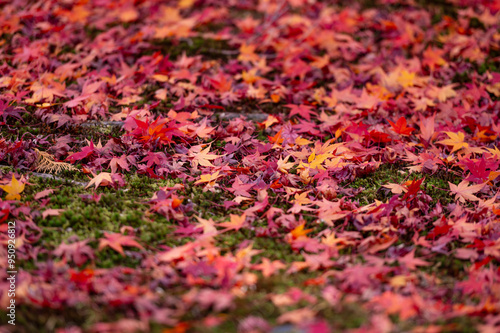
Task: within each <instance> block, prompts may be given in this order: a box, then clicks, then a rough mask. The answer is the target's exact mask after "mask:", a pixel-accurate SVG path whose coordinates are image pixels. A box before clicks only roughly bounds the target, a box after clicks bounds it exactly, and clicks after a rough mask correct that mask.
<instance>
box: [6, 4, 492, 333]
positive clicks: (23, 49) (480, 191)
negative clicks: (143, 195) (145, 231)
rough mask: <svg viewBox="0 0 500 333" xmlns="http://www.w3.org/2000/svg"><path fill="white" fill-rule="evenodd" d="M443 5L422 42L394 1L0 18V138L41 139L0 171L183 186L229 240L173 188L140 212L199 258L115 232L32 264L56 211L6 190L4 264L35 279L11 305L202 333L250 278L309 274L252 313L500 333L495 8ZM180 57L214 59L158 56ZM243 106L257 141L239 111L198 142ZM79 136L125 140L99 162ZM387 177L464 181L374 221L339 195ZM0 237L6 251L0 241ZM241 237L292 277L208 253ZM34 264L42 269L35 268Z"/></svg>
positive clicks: (98, 148)
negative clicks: (341, 315)
mask: <svg viewBox="0 0 500 333" xmlns="http://www.w3.org/2000/svg"><path fill="white" fill-rule="evenodd" d="M454 2H456V3H455V7H453V8H455V9H456V18H452V17H449V16H444V17H442V20H440V21H439V22H437V23H433V22H432V13H431V12H430V11H429V10H427V9H424V8H420V7H418V6H415V5H414V4H413V2H411V1H389V0H387V1H381V4H382V5H384V6H381V7H380V8H372V9H363V10H361V9H360V8H359V6H357V5H353V6H352V7H348V6H341V5H339V4H333V5H328V4H327V3H325V2H319V1H304V0H293V1H291V0H290V1H273V0H269V1H265V0H261V1H233V2H232V5H234V7H232V8H228V6H227V4H226V2H224V1H203V0H183V1H179V2H177V1H172V2H167V3H165V4H159V3H158V2H157V1H149V0H143V1H129V0H123V1H107V0H93V1H62V2H61V1H51V0H49V1H47V0H45V1H40V2H33V1H27V0H14V1H12V2H9V3H7V4H4V5H3V8H2V15H1V17H0V28H1V30H2V34H3V35H2V36H6V37H2V38H3V39H2V40H1V41H0V49H1V52H0V59H1V63H2V65H0V69H1V73H2V76H1V78H0V92H1V94H0V117H1V120H2V123H1V124H2V131H3V132H2V133H10V134H12V133H15V131H16V126H18V125H15V124H19V123H20V122H22V120H23V119H26V118H22V116H24V114H25V113H29V117H33V118H35V119H37V121H39V122H41V123H43V124H44V126H47V125H51V126H52V128H53V129H54V130H55V131H56V134H55V135H50V136H41V135H33V134H30V133H26V134H24V135H22V136H18V137H17V138H16V139H7V137H3V134H2V136H0V148H1V149H0V162H1V163H6V164H9V165H12V166H14V167H16V168H18V169H19V170H28V169H30V168H32V167H33V165H34V163H35V160H36V153H35V151H34V149H35V148H38V149H41V150H45V151H49V152H51V153H53V154H54V155H55V156H56V157H57V158H58V159H60V160H65V161H67V162H69V163H73V164H75V163H78V164H80V165H81V166H82V171H84V172H86V173H89V174H92V175H93V177H92V178H93V179H92V181H91V182H90V183H89V184H88V185H89V186H88V187H90V186H95V188H96V189H97V188H98V187H99V186H113V187H115V188H120V187H124V186H126V182H125V180H124V177H123V175H127V174H133V173H138V174H142V175H146V176H149V177H151V178H155V179H158V178H164V179H166V178H179V179H181V180H183V181H184V183H185V184H186V185H188V184H189V186H195V187H200V188H202V189H203V191H212V192H215V193H218V194H221V196H222V197H225V198H227V199H228V200H225V201H223V202H219V203H213V204H214V205H219V206H220V207H223V208H224V209H226V210H229V209H231V210H232V211H234V212H239V213H238V214H230V216H228V217H227V219H226V220H225V221H213V220H212V219H206V218H203V217H202V216H200V214H197V207H196V206H193V205H192V204H189V203H188V202H187V201H186V202H185V201H184V199H183V198H182V192H183V189H184V186H182V185H178V186H175V187H171V188H162V189H161V190H159V191H158V192H157V193H156V194H155V196H154V197H153V198H151V199H150V201H149V204H150V207H151V208H150V211H151V213H154V214H161V215H163V216H165V217H167V218H168V219H169V220H172V221H174V222H175V223H176V225H177V226H178V227H177V230H176V231H175V234H176V235H177V236H179V235H180V236H182V237H187V236H189V237H192V238H193V239H194V240H193V241H190V242H187V243H186V244H185V245H183V246H179V247H173V248H170V247H163V248H152V247H149V246H147V245H146V244H141V243H140V242H138V239H137V237H136V235H135V230H134V229H133V228H130V227H127V226H124V227H122V228H121V230H120V232H119V233H112V232H105V233H104V236H103V237H102V238H100V239H95V240H92V239H83V240H82V239H79V238H78V237H76V236H75V237H74V238H72V239H70V241H69V242H68V243H62V244H60V245H59V246H57V248H55V249H51V248H44V246H43V242H42V243H40V240H41V238H43V235H42V229H41V228H40V227H39V226H37V224H36V223H35V222H34V221H37V220H40V218H43V219H45V218H50V216H51V215H57V214H59V213H60V211H59V210H55V209H46V210H44V211H43V212H42V211H40V210H41V209H43V208H44V207H45V206H46V205H47V204H48V202H49V201H50V195H51V194H52V192H50V191H49V192H46V191H44V192H45V193H40V194H39V195H37V197H36V198H35V199H36V201H37V204H31V205H30V204H28V203H24V204H22V203H21V202H20V201H18V200H16V198H17V196H18V195H19V194H20V192H22V189H20V185H19V182H17V180H19V179H20V177H19V176H16V177H17V178H16V177H14V179H12V175H11V174H8V175H6V176H5V177H4V179H3V180H2V189H3V190H4V191H6V192H7V193H8V194H9V195H11V197H10V198H13V200H7V198H5V200H3V201H0V214H1V215H0V221H2V223H4V222H5V221H7V220H13V219H14V220H16V223H17V228H18V230H17V232H18V236H17V249H18V258H19V260H24V261H32V262H33V264H34V267H35V268H34V269H32V270H24V269H22V267H20V269H19V274H18V282H17V292H16V299H17V301H18V303H19V304H22V303H23V304H27V305H31V306H38V307H48V308H53V309H65V308H67V307H72V306H76V305H78V304H82V303H83V304H92V305H95V306H97V307H105V308H116V311H123V309H127V311H128V312H127V313H128V314H131V316H133V318H132V319H126V320H121V321H119V322H116V323H98V324H96V325H95V326H94V327H93V328H92V329H93V331H96V332H109V331H117V332H124V331H127V330H128V331H135V330H139V331H146V330H147V329H148V327H149V326H148V322H157V323H159V324H162V325H167V326H175V327H176V329H178V331H179V332H180V331H181V330H182V329H186V323H184V322H182V321H181V320H182V318H183V316H184V315H186V314H187V313H189V311H191V310H192V309H193V308H196V309H198V311H199V310H200V309H201V310H202V311H203V312H202V313H204V314H205V315H204V317H203V318H202V319H200V320H199V321H203V323H204V325H207V326H210V325H216V324H218V323H220V322H221V321H223V320H224V319H223V317H221V316H217V315H216V314H217V313H219V312H224V311H227V310H231V309H232V308H234V306H235V299H237V298H242V299H244V298H245V295H246V294H247V293H248V292H249V290H252V289H254V288H255V287H256V285H257V282H258V281H259V279H266V278H269V277H271V276H273V275H282V274H286V275H290V274H298V273H299V272H304V271H309V272H311V273H316V277H315V278H311V279H309V280H307V281H306V282H305V283H304V285H300V286H296V287H294V288H291V289H290V290H288V291H287V292H286V293H283V294H270V295H268V296H267V297H268V299H269V300H270V301H271V302H272V303H273V304H274V305H275V306H276V307H277V308H279V309H281V312H280V313H279V314H277V322H278V323H288V322H290V323H293V324H300V325H306V326H307V327H309V331H311V332H327V331H329V327H328V324H327V323H326V322H325V321H324V320H323V319H321V314H320V313H319V310H318V309H319V308H321V306H319V307H318V306H315V305H317V304H325V302H326V304H328V306H329V307H331V308H332V309H333V311H341V309H342V307H343V306H344V305H345V304H346V303H355V304H363V306H364V307H365V308H366V309H367V310H369V311H370V314H371V317H370V318H369V319H368V321H367V323H366V324H365V325H364V326H363V327H361V328H359V329H358V330H357V332H390V331H392V330H394V329H397V328H396V326H395V324H394V323H393V322H392V321H391V320H390V316H392V315H397V316H399V318H400V319H401V320H403V321H405V320H412V322H413V323H414V326H415V331H419V330H420V331H425V329H426V328H425V327H426V326H427V325H431V326H429V327H430V328H429V327H428V328H429V329H431V328H432V329H435V331H439V330H440V329H443V330H444V329H451V330H453V327H451V328H450V327H441V328H439V327H437V326H432V325H437V324H438V323H439V322H442V321H443V319H445V320H451V319H453V318H456V317H462V316H476V317H477V318H478V322H479V324H478V327H477V328H478V329H479V330H482V331H484V332H493V331H496V330H498V329H499V327H498V324H499V323H500V305H499V304H500V293H499V290H500V270H499V268H498V262H499V260H500V240H499V235H500V224H499V221H500V220H499V215H500V202H499V199H498V198H497V191H498V182H499V179H498V177H497V176H498V175H499V174H500V170H499V165H500V151H499V150H498V149H497V146H498V144H499V142H500V138H499V137H498V133H499V131H500V123H499V116H500V102H499V101H498V98H499V97H500V74H498V73H495V72H493V71H491V70H490V68H491V67H492V66H493V67H494V66H497V68H498V64H499V57H498V54H499V53H498V52H499V50H500V48H499V45H500V44H499V43H500V33H498V28H499V20H500V6H498V2H494V1H467V0H461V1H454ZM396 3H397V4H396ZM392 4H396V5H397V10H395V9H394V8H392V7H390V6H389V5H392ZM242 13H243V14H244V15H243V16H244V17H243V18H242V15H241V14H242ZM252 13H253V14H257V15H252ZM473 22H480V25H479V26H478V25H477V24H473ZM197 38H201V39H203V40H212V41H215V42H218V43H219V44H220V45H224V47H226V48H227V49H210V48H205V49H203V48H202V49H200V50H198V51H199V53H200V54H199V55H195V56H187V55H186V53H183V54H181V55H180V56H178V57H173V56H172V57H171V56H170V52H174V50H175V49H176V48H181V47H185V45H186V44H187V45H188V46H189V45H192V44H193V43H194V41H196V40H197ZM164 41H167V43H163V42H164ZM162 43H163V44H162ZM166 44H171V45H172V46H171V47H170V46H169V47H167V46H165V45H166ZM219 44H218V45H219ZM183 45H184V46H183ZM463 77H466V79H463ZM144 100H146V104H144V102H143V101H144ZM167 105H168V107H167ZM242 105H243V106H248V105H254V107H255V109H265V110H271V112H272V114H270V115H268V116H267V119H265V120H264V121H262V122H260V123H257V124H256V123H255V122H252V121H250V120H248V119H249V118H246V117H245V113H242V115H241V117H239V118H235V119H232V120H229V121H224V122H221V123H215V122H214V117H213V116H214V115H217V114H222V113H223V111H225V109H228V110H229V109H231V108H235V109H237V108H238V107H239V106H242ZM239 110H242V108H241V107H240V109H239ZM248 110H249V108H248V107H244V108H243V111H245V112H248ZM91 120H92V121H120V122H123V135H122V136H120V137H109V138H108V139H107V141H106V142H104V144H103V143H102V142H101V141H99V142H93V141H92V140H88V141H87V142H86V143H79V142H78V141H77V139H76V137H74V136H72V135H71V134H68V135H64V134H66V133H71V131H70V130H68V129H71V128H73V127H74V126H78V125H80V124H82V123H85V122H88V121H91ZM57 129H59V131H58V130H57ZM257 130H259V131H261V132H264V133H266V135H268V137H267V138H266V139H262V137H259V136H258V135H257V134H258V133H256V131H257ZM57 133H61V134H57ZM62 133H64V134H62ZM213 142H217V143H218V145H214V144H213ZM382 165H396V166H398V167H399V168H400V169H403V168H404V169H406V170H407V171H408V172H409V173H419V174H427V175H429V177H430V176H435V175H441V174H450V173H452V174H454V175H455V176H456V177H461V181H460V182H459V184H454V183H449V187H448V188H440V189H438V190H439V191H442V192H443V193H445V194H446V195H449V196H452V197H453V198H454V199H455V200H454V202H453V203H451V204H447V205H442V204H441V203H440V202H437V203H436V202H435V200H434V199H433V198H432V197H431V196H430V195H429V194H428V193H426V192H428V190H427V187H426V186H425V184H426V177H427V176H426V177H420V178H416V177H409V178H408V179H409V180H408V181H407V182H404V183H401V184H398V183H389V184H384V189H383V190H385V191H386V192H387V193H388V194H389V195H388V199H387V200H386V201H385V202H383V201H378V200H376V201H375V202H372V203H370V204H368V205H362V204H360V202H359V200H358V199H356V198H355V197H356V195H358V194H359V193H360V189H356V188H352V187H351V186H349V184H350V183H352V182H353V181H355V180H356V179H357V178H359V177H363V176H368V177H369V175H370V174H371V173H373V172H375V171H376V170H377V169H378V168H379V167H381V166H382ZM108 169H109V170H110V171H111V172H107V171H105V170H108ZM410 178H411V180H410ZM22 182H23V183H26V185H28V186H29V183H27V182H26V181H24V180H22ZM23 186H24V185H23ZM47 197H48V198H47ZM82 199H83V200H93V201H96V202H98V201H99V200H100V196H99V195H94V196H87V197H82ZM193 212H194V215H193ZM144 223H148V221H146V220H145V221H144ZM1 229H2V230H1V231H2V233H1V235H2V236H1V237H2V242H3V243H6V239H7V238H6V235H7V233H6V232H5V231H6V229H7V226H6V225H5V224H2V225H1ZM244 230H251V231H252V232H254V233H255V235H256V237H267V238H272V239H274V240H275V241H276V242H278V243H280V242H281V243H283V244H286V245H287V246H289V248H290V249H292V250H293V251H295V252H296V253H297V254H298V255H299V256H300V258H301V259H300V260H296V261H293V262H291V263H285V262H284V261H280V260H270V259H268V258H266V257H265V256H266V254H265V253H262V252H261V251H260V250H257V249H254V244H253V242H252V240H247V241H245V242H243V243H242V244H240V245H239V246H238V248H237V249H229V250H228V249H225V248H221V247H218V246H216V240H217V239H218V237H220V235H222V234H225V233H238V232H242V231H244ZM165 237H174V236H173V235H165ZM94 243H95V244H94ZM40 244H42V245H40ZM92 244H94V245H96V246H94V247H92V246H90V245H92ZM105 248H110V249H112V250H114V251H116V252H118V253H120V254H121V255H123V256H131V257H134V258H141V265H140V267H135V268H127V267H113V268H109V269H93V268H92V267H94V266H93V262H94V260H95V252H96V251H102V250H104V249H105ZM0 254H1V255H0V257H1V260H0V267H4V266H3V265H6V262H7V260H6V252H5V250H4V249H2V251H1V252H0ZM41 254H43V255H45V256H48V258H49V259H48V260H47V261H38V259H37V258H39V255H41ZM257 254H259V255H263V258H262V259H259V260H257V261H256V260H255V259H254V257H255V256H256V255H257ZM445 256H447V257H450V260H451V259H452V258H456V259H459V260H463V262H464V265H463V272H462V273H460V274H461V275H460V276H458V275H457V276H453V274H451V275H448V276H447V277H448V278H452V280H453V281H454V282H456V283H454V284H453V285H450V284H448V283H447V281H443V280H442V279H441V278H440V277H439V276H438V275H437V273H436V270H432V269H430V266H432V265H435V264H436V263H437V262H438V261H439V258H441V259H442V258H443V257H445ZM445 260H446V259H445ZM467 262H469V263H470V262H471V263H472V265H466V263H467ZM5 274H6V273H5V270H2V272H0V276H1V277H2V281H3V282H2V283H1V284H0V285H5V284H6V282H5ZM306 286H315V288H317V289H318V290H320V292H319V293H318V295H312V294H310V293H308V292H306V291H304V290H301V289H302V288H304V287H306ZM174 288H175V290H182V292H181V293H180V294H179V293H178V292H177V293H175V294H174V293H170V292H169V290H173V289H174ZM7 289H8V288H4V287H2V288H1V297H0V303H1V305H2V307H3V306H5V305H6V304H7V303H6V302H7V301H8V298H7V295H6V293H5V292H4V291H5V290H7ZM298 304H300V306H298ZM290 309H292V310H290ZM263 316H264V317H266V316H267V315H266V314H264V315H263ZM239 329H240V331H242V332H251V331H255V330H261V331H266V330H269V323H267V322H266V321H265V320H264V319H263V318H259V317H248V318H246V319H245V320H243V321H242V322H240V325H239ZM77 331H79V329H78V328H75V327H74V328H71V332H77ZM61 332H62V331H61Z"/></svg>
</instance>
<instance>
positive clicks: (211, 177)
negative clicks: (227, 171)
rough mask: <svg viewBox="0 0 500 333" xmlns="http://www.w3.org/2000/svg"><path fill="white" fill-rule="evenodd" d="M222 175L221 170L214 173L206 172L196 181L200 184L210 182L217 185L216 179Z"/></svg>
mask: <svg viewBox="0 0 500 333" xmlns="http://www.w3.org/2000/svg"><path fill="white" fill-rule="evenodd" d="M219 177H221V175H219V171H217V172H215V173H213V174H208V173H207V174H204V175H201V176H200V179H199V180H197V181H196V182H195V184H196V185H198V184H203V183H209V184H210V185H212V186H213V185H215V181H216V180H217V178H219Z"/></svg>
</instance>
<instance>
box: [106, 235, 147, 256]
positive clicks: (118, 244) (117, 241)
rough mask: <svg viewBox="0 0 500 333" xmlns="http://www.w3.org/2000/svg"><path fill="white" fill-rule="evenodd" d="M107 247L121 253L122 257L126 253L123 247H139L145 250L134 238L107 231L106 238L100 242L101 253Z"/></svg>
mask: <svg viewBox="0 0 500 333" xmlns="http://www.w3.org/2000/svg"><path fill="white" fill-rule="evenodd" d="M107 246H109V247H110V248H112V249H113V250H115V251H116V252H118V253H120V254H121V255H122V256H124V255H125V253H123V246H132V247H137V248H139V249H141V250H143V249H144V248H143V247H142V245H141V244H139V243H137V242H136V241H135V239H134V237H133V236H129V235H123V234H119V233H112V232H106V231H105V232H104V238H101V239H100V240H99V251H100V250H102V249H103V248H105V247H107Z"/></svg>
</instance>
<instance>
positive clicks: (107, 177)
mask: <svg viewBox="0 0 500 333" xmlns="http://www.w3.org/2000/svg"><path fill="white" fill-rule="evenodd" d="M109 184H113V179H111V173H109V172H101V173H100V174H98V175H97V176H95V177H94V178H92V180H91V181H90V182H89V183H88V184H87V186H85V188H89V187H90V186H92V185H95V188H97V187H99V186H107V185H109Z"/></svg>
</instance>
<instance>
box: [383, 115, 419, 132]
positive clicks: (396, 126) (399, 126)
mask: <svg viewBox="0 0 500 333" xmlns="http://www.w3.org/2000/svg"><path fill="white" fill-rule="evenodd" d="M389 123H390V124H391V126H392V129H393V130H394V132H396V133H398V134H401V135H410V134H411V132H413V131H414V130H415V129H414V128H413V127H408V126H407V125H406V118H405V117H401V118H399V119H398V121H397V122H396V123H393V122H392V121H390V120H389Z"/></svg>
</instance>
